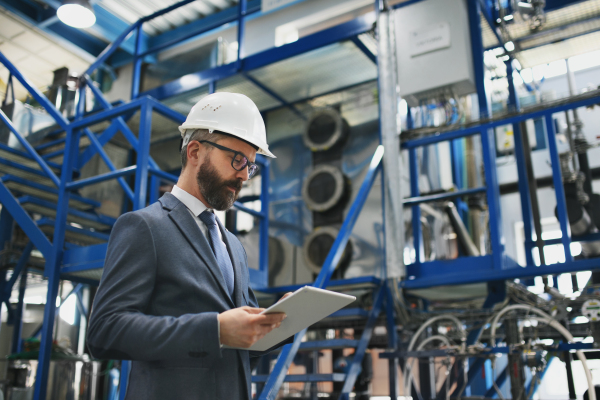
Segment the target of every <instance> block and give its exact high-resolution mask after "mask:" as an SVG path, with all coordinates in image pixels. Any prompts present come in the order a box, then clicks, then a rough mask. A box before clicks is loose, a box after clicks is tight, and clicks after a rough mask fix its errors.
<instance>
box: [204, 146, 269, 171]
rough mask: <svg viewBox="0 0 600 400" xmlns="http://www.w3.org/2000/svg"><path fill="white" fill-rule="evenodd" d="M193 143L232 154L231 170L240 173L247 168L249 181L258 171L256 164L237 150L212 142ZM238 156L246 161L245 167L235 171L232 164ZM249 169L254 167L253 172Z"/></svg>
mask: <svg viewBox="0 0 600 400" xmlns="http://www.w3.org/2000/svg"><path fill="white" fill-rule="evenodd" d="M195 142H198V143H208V144H210V145H211V146H213V147H216V148H217V149H219V150H223V151H230V152H232V153H233V158H232V159H231V168H233V169H235V170H236V171H242V170H243V169H244V168H246V167H248V179H251V178H252V177H254V176H255V175H256V173H257V172H258V169H259V167H258V164H257V163H254V162H252V161H250V160H249V159H248V157H246V155H245V154H244V153H242V152H241V151H237V150H233V149H230V148H229V147H225V146H221V145H220V144H216V143H214V142H211V141H210V140H195ZM238 154H239V155H241V156H242V157H243V158H245V159H246V165H244V166H243V167H242V168H240V169H237V168H236V167H234V166H233V163H234V162H235V159H236V158H237V156H238ZM251 167H254V172H252V170H251V169H250V168H251Z"/></svg>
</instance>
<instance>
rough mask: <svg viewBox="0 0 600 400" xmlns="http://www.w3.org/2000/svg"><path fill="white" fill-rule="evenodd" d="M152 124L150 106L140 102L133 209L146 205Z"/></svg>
mask: <svg viewBox="0 0 600 400" xmlns="http://www.w3.org/2000/svg"><path fill="white" fill-rule="evenodd" d="M151 124H152V106H151V105H150V104H149V103H148V102H144V103H143V104H142V108H141V110H140V132H139V135H138V147H137V149H136V150H137V166H138V168H137V170H136V173H135V197H134V201H133V209H134V210H139V209H141V208H144V207H146V198H147V194H148V163H149V158H150V134H151Z"/></svg>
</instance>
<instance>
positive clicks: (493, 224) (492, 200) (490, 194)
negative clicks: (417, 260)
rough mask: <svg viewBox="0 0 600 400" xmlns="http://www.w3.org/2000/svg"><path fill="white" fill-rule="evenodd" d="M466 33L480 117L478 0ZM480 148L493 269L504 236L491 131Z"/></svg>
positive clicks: (484, 108)
mask: <svg viewBox="0 0 600 400" xmlns="http://www.w3.org/2000/svg"><path fill="white" fill-rule="evenodd" d="M467 8H468V12H469V32H470V36H471V51H472V55H473V67H474V73H475V86H476V88H477V98H478V103H479V114H480V117H481V118H487V117H489V116H490V112H489V105H488V101H487V94H486V90H485V64H484V62H483V52H484V47H483V39H482V34H481V21H480V19H479V14H480V13H481V5H480V3H479V1H478V0H468V7H467ZM481 147H482V153H483V154H482V156H483V164H484V170H485V171H484V172H485V181H486V195H487V203H488V207H489V225H490V240H491V242H492V257H493V266H494V269H502V264H503V256H504V244H503V243H504V237H503V234H502V223H501V221H502V213H501V210H500V191H499V189H498V179H497V176H496V146H495V140H494V132H493V131H492V130H491V129H487V130H485V131H483V132H481Z"/></svg>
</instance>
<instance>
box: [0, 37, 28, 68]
mask: <svg viewBox="0 0 600 400" xmlns="http://www.w3.org/2000/svg"><path fill="white" fill-rule="evenodd" d="M0 51H1V52H2V54H4V55H5V56H6V58H8V61H10V62H11V63H13V64H14V63H16V62H17V61H20V60H22V59H24V58H25V57H27V56H28V55H29V53H27V52H26V51H25V50H22V49H20V48H19V47H17V46H15V45H14V44H12V43H10V42H4V43H2V44H0Z"/></svg>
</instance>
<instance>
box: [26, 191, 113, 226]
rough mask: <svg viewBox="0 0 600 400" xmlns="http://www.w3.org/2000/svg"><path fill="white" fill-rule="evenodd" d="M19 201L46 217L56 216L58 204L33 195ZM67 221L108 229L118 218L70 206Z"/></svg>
mask: <svg viewBox="0 0 600 400" xmlns="http://www.w3.org/2000/svg"><path fill="white" fill-rule="evenodd" d="M19 203H21V206H22V207H23V208H24V209H25V210H27V211H29V212H35V213H38V214H41V215H44V216H46V217H50V218H56V204H54V203H52V202H49V201H46V200H42V199H38V198H36V197H32V196H23V197H20V198H19ZM67 221H68V222H72V223H76V224H79V225H82V226H85V227H87V228H94V229H97V230H100V231H106V230H109V229H110V228H112V226H113V225H114V223H115V222H116V219H114V218H111V217H107V216H105V215H98V214H92V213H89V212H85V211H81V210H75V209H72V208H70V209H69V213H68V215H67Z"/></svg>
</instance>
